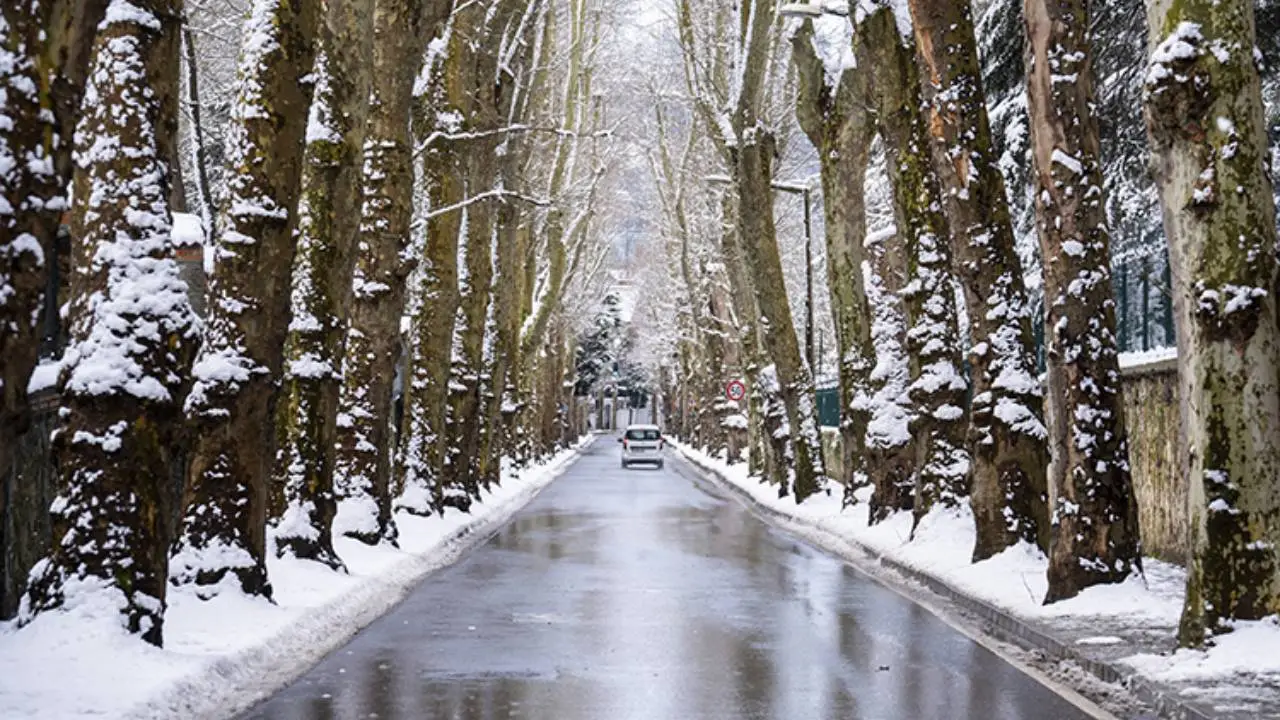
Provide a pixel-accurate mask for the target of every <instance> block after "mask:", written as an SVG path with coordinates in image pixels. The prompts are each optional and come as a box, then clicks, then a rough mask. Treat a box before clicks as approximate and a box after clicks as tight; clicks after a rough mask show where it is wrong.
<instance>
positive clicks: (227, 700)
mask: <svg viewBox="0 0 1280 720" xmlns="http://www.w3.org/2000/svg"><path fill="white" fill-rule="evenodd" d="M576 456H577V450H568V451H565V452H562V453H560V454H559V455H557V456H555V457H554V458H552V459H550V460H549V461H548V462H546V463H545V464H542V465H538V466H536V467H532V468H529V469H526V470H524V471H522V472H519V473H514V472H509V471H508V470H507V469H506V468H504V473H503V482H502V484H501V486H499V487H497V488H495V489H494V490H493V491H492V492H490V493H487V494H485V496H484V498H483V502H481V503H478V504H477V505H475V506H473V508H472V512H471V514H469V515H464V514H462V513H459V512H456V511H452V510H451V511H450V512H449V514H447V515H445V516H444V517H433V518H420V517H414V516H412V515H407V514H404V513H401V514H398V515H397V516H396V522H397V523H398V524H399V528H400V540H399V542H400V548H399V549H395V548H391V547H369V546H367V545H364V544H362V543H360V542H358V541H355V540H350V539H347V538H338V539H336V540H335V543H334V544H335V546H336V549H337V551H338V554H339V555H340V556H341V557H342V558H343V560H344V561H345V562H346V564H347V568H348V570H349V571H350V573H349V574H347V575H342V574H339V573H335V572H333V571H331V570H329V569H328V568H326V567H323V566H321V565H319V564H317V563H313V562H306V561H300V560H294V559H284V560H277V559H275V558H274V557H271V559H269V560H268V563H267V564H268V568H269V570H270V575H271V580H272V584H273V586H274V589H275V600H276V604H274V605H273V604H271V603H268V602H266V601H263V600H258V599H249V598H246V597H245V596H243V595H241V594H239V593H224V594H223V595H222V596H220V597H218V598H217V599H215V600H213V601H208V602H206V601H203V600H200V599H199V598H197V597H195V595H194V594H192V593H190V592H189V591H174V592H171V593H170V596H169V609H168V612H167V613H166V614H165V647H164V649H158V648H154V647H151V646H149V645H146V644H144V643H142V642H141V641H139V640H137V639H136V638H133V637H129V636H127V635H126V634H125V633H124V631H123V630H122V629H121V627H120V623H119V620H118V619H117V617H116V616H115V613H114V610H112V609H110V608H101V607H93V606H91V605H89V606H86V605H80V606H77V607H75V608H73V609H71V610H68V611H65V612H59V613H52V614H48V615H42V616H40V617H39V618H37V619H36V621H35V622H33V623H32V624H31V625H29V626H27V627H25V628H22V629H17V628H16V627H15V626H14V624H13V623H8V624H5V625H0V718H4V720H28V719H31V720H35V719H36V718H41V719H45V718H57V720H75V719H76V718H95V719H100V718H147V719H149V720H170V719H172V720H200V719H202V718H209V719H210V720H213V719H222V718H227V717H229V716H231V715H233V714H235V713H236V712H238V711H240V710H243V709H245V708H247V707H248V706H250V705H252V704H253V703H255V702H256V701H258V700H259V699H261V698H263V697H266V696H267V695H269V694H271V693H272V692H273V691H275V690H277V689H279V688H280V687H282V686H283V685H285V684H287V683H288V682H289V681H290V680H292V679H293V678H295V677H297V676H298V675H300V674H301V673H302V672H303V671H305V670H306V669H307V668H309V667H310V666H311V665H313V664H315V663H316V662H317V661H319V660H320V659H321V658H322V657H324V656H325V655H326V654H327V653H329V652H330V651H331V650H333V649H334V648H337V647H339V646H340V645H341V644H342V643H343V642H345V641H346V640H347V639H349V638H350V637H351V636H352V635H353V634H355V633H356V632H357V631H358V630H360V629H361V628H363V627H364V626H365V625H368V624H369V623H370V622H372V621H373V620H375V619H377V618H378V617H379V616H380V615H382V614H383V613H385V612H386V611H387V610H389V609H391V607H393V606H394V605H395V604H396V603H398V602H399V601H400V600H401V599H402V598H403V597H404V596H405V595H406V594H408V592H409V591H410V590H411V589H412V588H413V587H414V586H415V585H416V584H417V583H418V582H420V581H421V580H422V578H423V576H425V575H426V574H427V573H430V572H431V571H433V570H435V569H438V568H440V567H442V566H444V565H447V564H449V563H451V562H453V561H454V560H456V559H457V558H458V556H459V555H460V554H461V553H462V552H464V551H465V550H466V549H467V548H468V547H470V542H469V540H473V539H474V538H476V537H477V535H478V534H479V533H483V532H484V531H486V530H489V529H491V528H494V527H496V526H498V525H500V524H501V523H503V522H505V521H506V520H507V519H508V518H510V517H511V516H512V515H513V514H514V513H515V512H516V511H517V510H519V509H520V508H521V507H523V506H524V505H525V504H526V503H528V502H529V500H531V499H532V498H533V497H534V496H535V495H536V494H537V493H538V491H539V490H541V489H542V488H544V487H546V486H547V484H548V483H550V482H551V481H552V480H554V479H555V478H556V477H557V476H558V475H559V474H560V473H561V472H562V471H563V470H564V469H565V467H566V466H567V465H568V464H569V463H571V462H572V461H573V459H574V458H575V457H576Z"/></svg>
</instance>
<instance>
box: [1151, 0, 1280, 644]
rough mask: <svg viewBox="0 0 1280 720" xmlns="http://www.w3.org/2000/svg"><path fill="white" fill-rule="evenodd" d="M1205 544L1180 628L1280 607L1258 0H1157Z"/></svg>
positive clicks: (1200, 533)
mask: <svg viewBox="0 0 1280 720" xmlns="http://www.w3.org/2000/svg"><path fill="white" fill-rule="evenodd" d="M1148 18H1149V27H1150V29H1151V44H1152V46H1153V48H1154V52H1153V60H1152V65H1151V67H1150V69H1149V70H1148V72H1147V87H1146V117H1147V129H1148V132H1149V134H1150V137H1151V143H1152V148H1153V151H1154V153H1155V161H1156V173H1155V174H1156V178H1157V180H1158V182H1159V187H1160V196H1161V200H1162V202H1163V205H1164V227H1165V233H1166V235H1167V236H1168V238H1169V256H1170V263H1171V265H1172V271H1173V272H1172V274H1173V277H1174V292H1173V297H1174V306H1175V308H1176V309H1177V322H1178V380H1179V384H1180V385H1181V388H1182V392H1181V394H1182V423H1183V430H1184V442H1185V448H1184V450H1185V452H1186V455H1187V460H1188V468H1187V470H1188V476H1189V477H1190V478H1191V494H1190V500H1189V509H1190V515H1191V557H1190V558H1189V566H1188V573H1187V595H1186V605H1185V606H1184V608H1183V615H1182V625H1181V628H1180V629H1179V640H1180V642H1181V643H1182V644H1183V645H1190V646H1198V645H1201V644H1203V643H1204V642H1205V641H1206V633H1209V634H1216V633H1219V632H1226V631H1228V630H1229V629H1230V624H1229V623H1230V621H1231V620H1250V619H1257V618H1261V617H1265V616H1267V615H1271V614H1275V613H1277V612H1280V440H1277V438H1280V307H1278V305H1277V299H1276V298H1277V296H1280V270H1278V269H1277V259H1276V226H1275V204H1274V202H1273V200H1274V195H1273V194H1272V187H1271V180H1270V178H1269V177H1268V175H1267V172H1266V162H1267V159H1266V158H1267V144H1266V133H1265V126H1264V124H1263V114H1262V102H1261V93H1260V89H1259V79H1258V70H1257V66H1256V65H1255V63H1254V55H1253V53H1254V50H1253V48H1254V42H1255V39H1256V38H1255V29H1254V12H1253V4H1252V3H1249V2H1247V1H1246V0H1186V1H1184V2H1177V3H1171V2H1168V0H1152V1H1151V2H1150V3H1149V12H1148Z"/></svg>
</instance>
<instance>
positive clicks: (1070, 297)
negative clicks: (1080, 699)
mask: <svg viewBox="0 0 1280 720" xmlns="http://www.w3.org/2000/svg"><path fill="white" fill-rule="evenodd" d="M1025 16H1026V26H1027V39H1028V44H1027V53H1028V62H1027V97H1028V113H1029V115H1030V126H1031V146H1032V153H1033V156H1034V159H1035V171H1036V216H1037V220H1038V222H1037V228H1036V229H1037V232H1038V234H1039V236H1040V247H1041V257H1043V258H1044V295H1045V307H1046V309H1047V312H1046V316H1045V327H1046V328H1048V332H1047V333H1046V334H1047V335H1048V344H1049V346H1048V349H1047V351H1046V353H1045V354H1046V358H1047V365H1048V373H1049V388H1050V390H1051V392H1050V397H1049V403H1048V407H1049V412H1050V413H1051V414H1052V417H1053V421H1052V422H1050V423H1049V426H1050V427H1051V428H1052V429H1053V437H1052V438H1051V440H1050V442H1051V443H1052V445H1053V447H1054V449H1055V454H1054V460H1053V463H1052V465H1050V467H1049V473H1050V480H1051V482H1052V483H1053V486H1054V488H1055V489H1056V490H1057V503H1056V505H1055V507H1054V512H1053V529H1052V537H1051V541H1050V551H1049V592H1048V596H1047V597H1046V598H1045V601H1046V602H1054V601H1057V600H1064V599H1067V598H1071V597H1074V596H1076V595H1077V594H1079V593H1080V591H1081V590H1084V589H1085V588H1087V587H1089V586H1092V585H1096V584H1099V583H1111V582H1120V581H1121V580H1123V579H1124V578H1126V577H1128V575H1129V573H1130V572H1131V571H1132V570H1133V569H1141V567H1142V565H1141V563H1142V556H1141V547H1142V546H1141V542H1140V540H1139V530H1138V506H1137V501H1136V499H1135V497H1134V494H1133V481H1132V478H1131V477H1130V474H1129V449H1128V433H1127V432H1126V428H1125V419H1124V403H1123V398H1122V396H1121V387H1120V363H1119V358H1118V354H1117V353H1118V349H1117V345H1116V336H1115V326H1116V320H1115V299H1114V298H1113V297H1112V291H1111V268H1110V244H1111V243H1110V237H1109V233H1108V230H1107V213H1106V191H1105V190H1104V189H1103V180H1102V167H1101V150H1100V146H1099V139H1098V123H1097V118H1096V116H1095V115H1094V112H1093V105H1094V91H1093V62H1092V59H1093V48H1092V46H1091V43H1090V42H1089V39H1088V37H1087V33H1088V30H1089V26H1090V14H1089V0H1026V13H1025Z"/></svg>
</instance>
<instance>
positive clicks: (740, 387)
mask: <svg viewBox="0 0 1280 720" xmlns="http://www.w3.org/2000/svg"><path fill="white" fill-rule="evenodd" d="M724 396H725V397H727V398H729V399H730V400H732V401H734V402H738V401H739V400H741V399H742V398H744V397H746V396H747V386H746V384H745V383H743V382H742V381H741V380H730V381H729V384H728V385H725V386H724Z"/></svg>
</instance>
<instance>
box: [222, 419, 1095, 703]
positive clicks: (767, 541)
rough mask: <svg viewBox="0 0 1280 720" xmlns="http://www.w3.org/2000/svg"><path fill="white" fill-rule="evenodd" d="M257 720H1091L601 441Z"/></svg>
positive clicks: (678, 468) (802, 550)
mask: <svg viewBox="0 0 1280 720" xmlns="http://www.w3.org/2000/svg"><path fill="white" fill-rule="evenodd" d="M242 717H243V718H244V719H245V720H250V719H251V720H331V719H334V720H337V719H341V720H346V719H348V718H351V719H355V718H379V719H380V720H392V719H395V720H418V719H424V720H425V719H437V718H438V719H449V720H481V719H485V720H488V719H490V718H525V719H527V720H633V719H634V720H641V719H646V720H647V719H653V720H693V719H695V718H714V719H725V720H728V719H730V718H733V719H737V718H753V719H754V718H762V719H763V718H776V719H778V720H807V719H810V718H812V719H815V720H819V719H821V720H826V719H832V720H835V719H839V720H851V719H853V718H877V719H885V720H888V719H898V718H901V719H903V720H944V719H948V718H975V719H981V720H1004V719H1013V718H1034V719H1036V720H1059V719H1063V720H1067V719H1072V718H1085V717H1088V715H1086V714H1084V713H1083V712H1081V711H1080V710H1079V709H1077V708H1076V707H1075V706H1073V705H1071V704H1070V703H1068V702H1067V701H1066V700H1064V699H1062V698H1061V697H1059V696H1058V695H1055V694H1054V693H1052V692H1050V691H1049V690H1048V689H1046V688H1045V687H1044V686H1042V685H1040V684H1039V683H1037V682H1036V681H1034V680H1032V679H1031V678H1029V677H1027V676H1026V675H1024V674H1022V673H1020V672H1019V671H1018V670H1016V669H1015V668H1013V667H1012V666H1010V665H1009V664H1007V663H1005V662H1004V661H1003V660H1001V659H1000V658H999V657H997V656H996V655H994V654H993V653H991V652H990V651H989V650H987V649H985V648H983V647H981V646H980V645H978V644H976V643H974V642H973V641H971V640H969V639H968V638H966V637H965V636H963V635H961V634H960V633H958V632H956V631H955V630H953V629H952V628H951V627H949V626H947V625H946V624H944V623H943V622H941V621H940V620H938V619H937V618H935V617H934V616H933V615H931V614H930V613H929V612H928V611H926V610H924V609H922V608H920V607H918V606H916V605H913V604H912V603H910V602H908V601H906V600H904V599H903V598H902V597H900V596H899V595H897V594H895V593H893V592H891V591H889V590H887V589H885V588H883V587H881V586H880V585H878V584H876V583H875V582H873V581H871V580H868V579H867V578H865V577H864V576H862V575H860V574H859V573H857V572H855V571H854V570H852V569H850V568H848V567H846V566H845V565H843V564H842V563H841V562H839V561H838V560H836V559H834V558H832V557H830V556H828V555H825V554H823V553H821V552H819V551H817V550H814V549H813V548H811V547H808V546H806V545H804V544H803V543H800V542H798V541H796V540H794V539H792V538H790V537H788V536H787V535H785V534H783V533H781V532H778V531H776V530H774V529H772V528H770V527H769V526H767V525H766V524H764V523H763V522H761V521H760V520H758V519H757V518H755V517H754V516H752V515H751V514H750V513H749V512H747V511H746V510H745V509H743V508H742V507H741V506H740V505H739V504H738V503H737V502H736V501H734V500H731V499H728V498H724V497H722V496H721V494H720V491H718V490H717V489H715V488H714V487H712V486H710V485H708V484H707V483H705V482H704V481H702V480H700V479H698V478H697V477H696V475H695V474H694V472H693V470H692V469H691V468H690V467H689V466H687V465H685V464H684V463H683V462H680V461H677V460H675V459H674V458H671V457H670V456H668V462H667V466H666V469H665V470H662V471H658V470H654V469H649V468H636V469H631V470H626V471H623V470H621V469H620V468H619V466H618V448H617V445H616V444H615V443H614V442H612V441H611V439H610V438H607V437H606V438H602V439H601V440H599V441H597V442H596V443H595V444H594V445H593V446H591V448H590V449H589V450H588V451H587V452H586V454H585V455H584V456H583V458H582V459H581V460H580V461H578V462H577V463H576V464H575V465H573V466H572V467H571V468H570V469H569V470H568V471H567V472H566V473H565V474H564V475H563V476H562V477H560V478H559V479H558V480H556V481H555V482H554V483H553V484H552V485H551V486H550V487H548V488H547V489H546V490H545V491H543V493H542V494H541V495H539V496H538V497H537V498H536V499H535V500H534V501H533V502H532V503H531V504H530V505H529V506H528V507H527V508H525V509H524V510H523V511H521V512H520V513H519V514H518V515H517V516H516V517H515V519H514V520H513V521H512V522H511V523H510V524H509V525H508V526H506V527H505V528H503V529H502V530H501V531H500V532H498V533H497V534H496V535H495V536H494V537H492V538H490V539H489V540H488V541H487V542H486V543H484V544H482V545H481V546H479V547H478V548H476V549H475V550H474V551H473V552H472V553H470V554H469V555H468V556H466V557H465V558H463V559H462V560H461V561H460V562H458V563H457V564H456V565H453V566H451V567H449V568H446V569H444V570H442V571H440V572H438V573H435V574H434V575H432V576H430V577H429V578H428V579H427V580H426V582H424V583H423V584H422V586H421V587H419V588H418V589H417V590H415V591H414V592H413V593H412V594H411V595H410V596H409V597H408V598H407V599H406V600H405V602H404V603H403V604H401V605H400V606H399V607H398V608H396V609H395V610H393V611H392V612H390V613H389V614H387V615H386V616H384V617H383V618H381V619H380V620H378V621H377V622H375V623H374V624H372V625H371V626H369V627H368V628H367V629H366V630H365V631H364V632H362V633H360V634H359V635H357V636H356V637H355V638H354V639H353V640H352V641H351V642H350V643H349V644H348V645H346V646H345V647H343V648H341V649H339V650H337V651H335V652H334V653H333V654H331V655H330V656H329V657H327V658H326V659H325V660H324V661H322V662H321V663H320V664H319V665H318V666H316V667H315V668H313V669H312V670H311V671H310V672H309V673H307V674H306V675H305V676H304V677H302V678H301V679H299V680H298V681H297V682H295V683H294V684H293V685H291V686H289V687H288V688H286V689H285V690H283V691H281V692H280V693H278V694H277V695H275V696H274V697H273V698H271V699H270V700H268V701H266V702H265V703H263V704H262V705H259V706H258V707H256V708H254V709H253V710H251V711H250V712H248V713H246V714H245V715H244V716H242Z"/></svg>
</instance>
